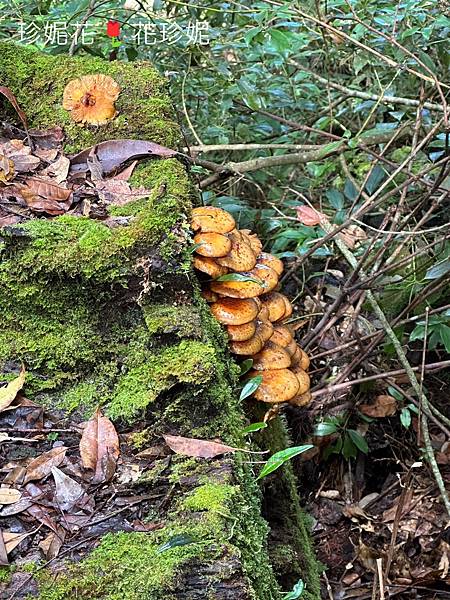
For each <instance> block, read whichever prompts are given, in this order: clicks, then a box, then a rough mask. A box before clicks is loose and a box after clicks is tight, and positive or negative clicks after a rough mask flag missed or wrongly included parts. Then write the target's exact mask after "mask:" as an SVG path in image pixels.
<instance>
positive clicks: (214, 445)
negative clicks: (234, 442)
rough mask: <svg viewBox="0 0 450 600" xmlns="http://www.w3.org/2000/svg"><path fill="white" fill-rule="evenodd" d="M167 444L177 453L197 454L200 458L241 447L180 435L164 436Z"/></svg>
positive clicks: (211, 456) (233, 450) (234, 450)
mask: <svg viewBox="0 0 450 600" xmlns="http://www.w3.org/2000/svg"><path fill="white" fill-rule="evenodd" d="M163 437H164V439H165V441H166V444H167V445H168V446H169V448H170V449H171V450H173V451H174V452H176V453H177V454H184V455H186V456H196V457H198V458H213V457H214V456H219V455H220V454H226V453H227V452H236V451H237V450H239V448H232V447H231V446H226V445H225V444H222V443H220V442H213V441H208V440H199V439H196V438H186V437H181V436H179V435H165V436H163Z"/></svg>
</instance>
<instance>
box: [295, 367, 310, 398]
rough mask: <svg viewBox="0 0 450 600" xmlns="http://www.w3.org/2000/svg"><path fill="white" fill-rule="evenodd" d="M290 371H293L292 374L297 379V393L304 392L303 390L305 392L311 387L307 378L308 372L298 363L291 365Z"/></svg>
mask: <svg viewBox="0 0 450 600" xmlns="http://www.w3.org/2000/svg"><path fill="white" fill-rule="evenodd" d="M291 372H292V373H294V375H295V376H296V377H297V379H298V384H299V388H298V392H297V394H304V393H305V392H307V391H308V390H309V388H310V387H311V380H310V378H309V375H308V373H307V372H306V371H304V370H303V369H302V368H301V367H300V366H299V365H296V366H295V367H292V366H291Z"/></svg>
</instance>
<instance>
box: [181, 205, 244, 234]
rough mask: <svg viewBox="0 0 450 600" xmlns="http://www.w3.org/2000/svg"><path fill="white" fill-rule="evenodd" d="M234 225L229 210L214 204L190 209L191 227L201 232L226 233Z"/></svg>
mask: <svg viewBox="0 0 450 600" xmlns="http://www.w3.org/2000/svg"><path fill="white" fill-rule="evenodd" d="M235 226H236V223H235V220H234V219H233V217H232V216H231V215H230V213H229V212H227V211H226V210H223V208H216V207H215V206H199V207H197V208H194V209H193V210H192V220H191V227H192V229H193V230H194V231H201V232H203V233H228V232H230V231H232V230H233V229H234V228H235Z"/></svg>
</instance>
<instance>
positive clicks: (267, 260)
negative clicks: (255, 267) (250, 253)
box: [257, 252, 284, 276]
mask: <svg viewBox="0 0 450 600" xmlns="http://www.w3.org/2000/svg"><path fill="white" fill-rule="evenodd" d="M257 260H258V264H261V265H266V266H268V267H270V268H271V269H273V270H274V271H275V273H276V274H277V275H278V276H280V275H281V273H282V272H283V270H284V265H283V261H282V260H281V259H280V258H277V257H276V256H274V255H273V254H269V253H268V252H261V253H260V254H259V255H258V256H257Z"/></svg>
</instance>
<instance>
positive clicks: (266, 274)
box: [250, 263, 278, 294]
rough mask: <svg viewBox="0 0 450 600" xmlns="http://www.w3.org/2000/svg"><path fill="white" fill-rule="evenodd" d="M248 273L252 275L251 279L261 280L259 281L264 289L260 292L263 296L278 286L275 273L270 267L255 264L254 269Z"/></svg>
mask: <svg viewBox="0 0 450 600" xmlns="http://www.w3.org/2000/svg"><path fill="white" fill-rule="evenodd" d="M250 273H253V274H254V275H253V277H256V278H257V279H261V281H263V283H264V288H263V291H262V292H261V293H263V294H267V293H269V292H271V291H272V290H274V289H275V288H276V287H277V285H278V274H277V272H276V271H274V270H273V269H272V268H271V267H268V266H267V265H262V264H259V263H256V266H255V268H254V269H252V270H251V271H250Z"/></svg>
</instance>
